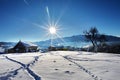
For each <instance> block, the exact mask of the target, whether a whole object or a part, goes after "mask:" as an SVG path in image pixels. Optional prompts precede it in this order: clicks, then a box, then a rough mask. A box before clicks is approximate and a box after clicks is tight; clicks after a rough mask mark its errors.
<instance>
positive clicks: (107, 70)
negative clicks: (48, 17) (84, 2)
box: [0, 51, 120, 80]
mask: <svg viewBox="0 0 120 80" xmlns="http://www.w3.org/2000/svg"><path fill="white" fill-rule="evenodd" d="M119 57H120V54H107V53H97V54H95V53H90V52H75V51H54V52H47V53H27V54H26V53H25V54H24V53H23V54H15V53H14V54H2V55H0V67H1V68H0V80H119V79H120V76H119V75H120V70H119V68H120V58H119Z"/></svg>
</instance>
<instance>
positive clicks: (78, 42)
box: [0, 35, 120, 48]
mask: <svg viewBox="0 0 120 80" xmlns="http://www.w3.org/2000/svg"><path fill="white" fill-rule="evenodd" d="M106 39H107V42H120V37H116V36H112V35H106ZM33 43H35V44H37V45H38V46H39V47H40V48H47V47H49V46H50V45H51V40H50V39H49V40H45V41H38V42H33ZM89 43H90V42H88V41H87V39H86V38H85V36H84V35H74V36H70V37H63V38H62V39H61V38H56V39H52V46H77V47H81V46H85V45H88V44H89ZM15 44H16V43H15V42H0V47H3V48H10V47H13V46H14V45H15Z"/></svg>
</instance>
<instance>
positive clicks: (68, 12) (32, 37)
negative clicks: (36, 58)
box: [0, 0, 120, 42]
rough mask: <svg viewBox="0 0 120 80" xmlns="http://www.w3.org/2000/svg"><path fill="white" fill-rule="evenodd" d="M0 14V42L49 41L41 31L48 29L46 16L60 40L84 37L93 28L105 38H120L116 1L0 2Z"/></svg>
mask: <svg viewBox="0 0 120 80" xmlns="http://www.w3.org/2000/svg"><path fill="white" fill-rule="evenodd" d="M0 12H1V14H0V17H1V18H0V28H1V32H0V42H18V41H19V40H22V41H30V42H35V41H44V40H48V39H50V36H48V35H47V33H48V31H47V30H45V29H43V27H44V28H48V27H47V26H46V24H47V23H48V18H49V17H50V18H51V23H52V22H54V23H53V24H55V22H56V23H57V25H58V26H57V27H58V28H59V29H60V30H59V31H58V34H59V35H60V36H61V37H69V36H73V35H80V34H81V35H83V31H85V30H89V29H90V27H92V26H96V28H97V29H98V31H99V32H100V33H103V34H105V35H112V36H117V37H120V32H119V30H120V1H118V0H110V1H109V0H102V1H101V0H97V1H96V0H79V1H78V0H51V1H49V0H44V1H43V0H36V1H33V0H19V1H18V0H0ZM39 25H40V26H39ZM41 26H43V27H41ZM56 38H57V37H56Z"/></svg>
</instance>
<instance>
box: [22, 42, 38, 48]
mask: <svg viewBox="0 0 120 80" xmlns="http://www.w3.org/2000/svg"><path fill="white" fill-rule="evenodd" d="M21 43H22V44H23V45H24V46H25V47H30V46H37V45H36V44H33V43H31V42H21Z"/></svg>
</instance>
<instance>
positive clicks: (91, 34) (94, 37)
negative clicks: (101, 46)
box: [84, 27, 99, 52]
mask: <svg viewBox="0 0 120 80" xmlns="http://www.w3.org/2000/svg"><path fill="white" fill-rule="evenodd" d="M84 34H85V37H86V38H87V39H88V40H89V41H91V43H92V44H93V49H94V52H97V41H98V34H99V32H98V30H97V28H96V27H91V28H90V30H89V31H84Z"/></svg>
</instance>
